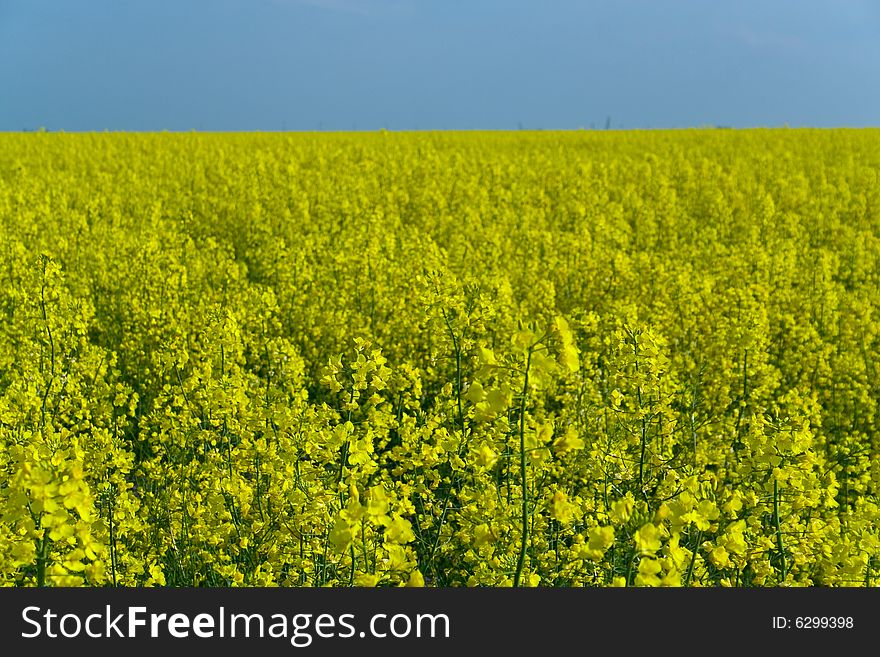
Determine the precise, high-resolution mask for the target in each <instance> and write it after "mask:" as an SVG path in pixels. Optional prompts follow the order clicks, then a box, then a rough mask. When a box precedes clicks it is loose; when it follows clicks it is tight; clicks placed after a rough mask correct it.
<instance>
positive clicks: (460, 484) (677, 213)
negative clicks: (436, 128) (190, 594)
mask: <svg viewBox="0 0 880 657" xmlns="http://www.w3.org/2000/svg"><path fill="white" fill-rule="evenodd" d="M878 403H880V131H876V130H828V131H818V130H817V131H812V130H750V131H731V130H694V131H670V132H642V133H639V132H612V131H607V132H594V131H580V132H567V133H554V132H519V133H420V134H418V133H414V134H399V133H386V132H380V133H370V134H364V133H361V134H292V135H291V134H217V135H214V134H195V133H193V134H149V135H146V134H124V133H121V134H69V135H68V134H48V133H40V134H4V135H0V472H2V475H0V582H2V583H3V584H5V585H15V586H40V585H90V586H96V585H107V584H113V585H126V586H141V585H147V586H154V585H155V586H191V585H195V586H200V585H211V586H237V585H242V586H265V585H280V586H350V585H364V586H372V585H380V586H400V585H407V586H463V585H468V586H472V585H486V586H511V585H519V586H658V585H662V586H680V585H681V586H803V585H822V586H826V585H829V586H871V585H875V584H876V583H877V582H878V581H880V536H878V535H880V507H878V500H877V493H878V488H880V461H878V452H880V409H878Z"/></svg>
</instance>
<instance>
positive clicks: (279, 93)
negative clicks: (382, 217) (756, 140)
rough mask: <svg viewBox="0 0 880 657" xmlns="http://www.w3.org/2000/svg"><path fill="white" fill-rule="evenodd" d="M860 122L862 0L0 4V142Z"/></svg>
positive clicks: (875, 93) (870, 79)
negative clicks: (114, 134) (97, 134)
mask: <svg viewBox="0 0 880 657" xmlns="http://www.w3.org/2000/svg"><path fill="white" fill-rule="evenodd" d="M608 117H610V119H611V125H612V127H615V128H621V127H623V128H672V127H686V126H699V125H728V126H735V127H745V126H764V125H784V124H788V125H792V126H804V125H809V126H823V127H824V126H842V125H847V126H862V125H880V2H875V1H873V0H828V1H825V0H798V1H795V0H762V1H759V0H741V1H734V0H730V1H728V2H713V1H712V0H606V1H598V0H596V1H591V0H582V1H574V0H143V1H138V2H134V1H131V0H81V1H77V2H74V1H73V0H0V130H4V131H8V130H23V129H36V128H38V127H41V126H42V127H45V128H47V129H49V130H59V129H63V130H68V131H74V130H166V129H167V130H192V129H196V130H351V129H359V130H375V129H379V128H382V127H385V128H388V129H392V130H412V129H478V128H484V129H516V128H518V127H523V128H543V129H553V128H561V129H572V128H580V127H583V128H589V127H591V126H594V127H596V128H603V127H604V126H605V124H606V121H607V120H608Z"/></svg>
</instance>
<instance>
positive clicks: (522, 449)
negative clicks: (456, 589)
mask: <svg viewBox="0 0 880 657" xmlns="http://www.w3.org/2000/svg"><path fill="white" fill-rule="evenodd" d="M531 364H532V350H531V348H530V349H529V353H528V357H527V358H526V373H525V381H524V383H523V390H522V398H521V399H520V406H519V478H520V483H521V485H522V540H521V541H520V546H519V559H518V560H517V563H516V572H515V573H514V575H513V585H514V586H515V587H517V586H519V585H520V579H521V578H522V571H523V567H524V566H525V563H526V548H527V546H528V541H529V490H528V486H527V484H528V482H527V481H526V439H525V428H526V400H527V398H528V393H529V368H530V367H531Z"/></svg>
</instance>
